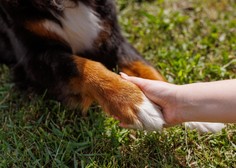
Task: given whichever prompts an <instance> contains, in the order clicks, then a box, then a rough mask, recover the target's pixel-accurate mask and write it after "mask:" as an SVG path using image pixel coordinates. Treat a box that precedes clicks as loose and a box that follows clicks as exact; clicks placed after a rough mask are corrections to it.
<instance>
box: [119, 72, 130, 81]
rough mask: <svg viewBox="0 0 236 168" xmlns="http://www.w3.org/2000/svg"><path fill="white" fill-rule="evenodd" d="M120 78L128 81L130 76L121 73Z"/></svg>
mask: <svg viewBox="0 0 236 168" xmlns="http://www.w3.org/2000/svg"><path fill="white" fill-rule="evenodd" d="M120 76H121V77H122V78H123V79H128V77H129V76H128V75H127V74H125V73H124V72H120Z"/></svg>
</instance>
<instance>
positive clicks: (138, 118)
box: [67, 56, 164, 130]
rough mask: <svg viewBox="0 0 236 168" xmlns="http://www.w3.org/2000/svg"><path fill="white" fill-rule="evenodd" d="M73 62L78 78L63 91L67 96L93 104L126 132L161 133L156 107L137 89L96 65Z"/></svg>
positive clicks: (80, 61)
mask: <svg viewBox="0 0 236 168" xmlns="http://www.w3.org/2000/svg"><path fill="white" fill-rule="evenodd" d="M73 61H74V63H75V64H76V66H77V70H78V72H79V73H78V74H79V75H78V76H76V77H73V78H71V79H70V82H69V84H68V87H67V89H68V90H69V92H70V93H73V95H80V96H82V97H83V96H86V97H88V98H89V99H90V100H95V101H97V102H98V103H99V104H100V105H101V106H102V108H103V109H104V110H105V112H107V113H108V114H110V115H111V116H115V117H116V118H119V119H120V120H121V121H122V122H124V123H125V124H126V125H127V126H128V127H130V128H136V129H145V130H161V129H162V127H163V124H164V120H163V117H162V114H161V112H160V109H159V107H157V106H156V105H155V104H154V103H152V102H151V101H149V100H148V99H147V98H146V97H145V96H144V94H143V93H142V92H141V91H140V89H139V88H138V87H137V86H135V85H134V84H132V83H130V82H127V81H125V80H123V79H121V77H120V76H119V75H117V74H115V73H113V72H111V71H109V70H108V69H106V68H105V67H104V66H103V65H102V64H100V63H98V62H95V61H91V60H88V59H85V58H80V57H77V56H74V57H73ZM67 92H68V91H67ZM70 95H71V94H70Z"/></svg>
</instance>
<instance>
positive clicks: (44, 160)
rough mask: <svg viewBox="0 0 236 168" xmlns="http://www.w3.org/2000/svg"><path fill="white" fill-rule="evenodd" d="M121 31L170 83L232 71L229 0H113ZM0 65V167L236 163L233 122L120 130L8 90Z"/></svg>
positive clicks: (235, 44)
mask: <svg viewBox="0 0 236 168" xmlns="http://www.w3.org/2000/svg"><path fill="white" fill-rule="evenodd" d="M117 4H118V9H119V20H120V23H121V26H122V28H123V30H124V35H125V36H126V37H127V38H128V39H129V41H130V42H131V43H132V44H134V46H135V47H136V48H137V49H138V50H139V51H140V52H141V53H142V54H143V55H144V57H145V58H146V59H148V60H149V61H150V62H152V64H153V65H154V66H155V67H156V68H158V69H160V70H161V72H162V73H163V74H164V75H165V76H166V77H167V79H168V80H169V81H170V82H172V83H176V84H184V83H192V82H198V81H214V80H221V79H231V78H235V77H236V20H235V18H236V3H235V1H234V0H220V1H215V0H186V1H180V0H165V1H164V0H156V1H151V0H149V1H144V0H143V1H142V0H139V1H138V0H130V1H125V0H118V1H117ZM9 73H10V72H9V70H8V69H7V68H6V67H5V66H1V67H0V116H1V117H0V167H13V168H14V167H88V168H89V167H93V168H94V167H95V168H96V167H99V168H100V167H104V168H105V167H106V168H107V167H108V168H109V167H111V168H113V167H130V168H131V167H150V168H151V167H236V159H235V158H236V126H235V125H228V126H227V128H226V129H225V130H223V131H222V132H220V133H217V134H203V135H200V134H198V133H197V132H195V131H189V130H186V129H185V128H183V127H180V126H178V127H174V128H169V129H166V130H165V131H164V132H163V133H161V134H159V133H146V132H141V131H133V130H126V129H121V128H119V127H118V126H117V122H116V121H114V120H113V119H111V118H107V117H106V116H104V114H103V113H101V109H100V108H99V107H96V106H94V107H91V108H90V110H89V115H88V117H86V118H83V117H81V116H80V114H79V111H78V110H69V109H67V108H66V107H64V106H62V105H61V104H60V103H58V102H55V101H52V100H44V98H43V96H36V95H33V94H26V93H22V92H18V91H16V90H15V89H14V87H13V86H14V85H13V84H12V83H11V80H10V78H9Z"/></svg>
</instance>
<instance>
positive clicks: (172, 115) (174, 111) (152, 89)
mask: <svg viewBox="0 0 236 168" xmlns="http://www.w3.org/2000/svg"><path fill="white" fill-rule="evenodd" d="M120 75H121V77H122V78H123V79H125V80H127V81H130V82H132V83H134V84H136V85H137V86H138V87H139V88H140V89H141V90H142V91H143V92H144V94H145V95H146V96H147V97H148V98H149V99H150V100H151V101H152V102H154V103H155V104H157V105H159V106H160V107H161V110H162V112H163V116H164V119H165V121H166V123H167V125H176V124H179V123H182V119H181V114H180V112H179V111H178V102H177V101H179V100H178V99H177V98H176V96H177V90H178V87H179V86H178V85H174V84H169V83H166V82H162V81H154V80H148V79H143V78H138V77H131V76H128V75H126V74H124V73H120Z"/></svg>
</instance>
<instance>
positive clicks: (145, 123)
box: [133, 95, 165, 131]
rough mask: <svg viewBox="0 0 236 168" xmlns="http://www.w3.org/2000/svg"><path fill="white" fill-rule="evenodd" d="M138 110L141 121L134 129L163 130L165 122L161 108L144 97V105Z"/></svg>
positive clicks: (137, 122)
mask: <svg viewBox="0 0 236 168" xmlns="http://www.w3.org/2000/svg"><path fill="white" fill-rule="evenodd" d="M137 108H138V110H139V112H138V114H137V116H138V120H139V121H136V123H135V125H134V126H133V128H136V129H141V130H148V131H161V130H162V128H163V125H164V124H165V121H164V119H163V115H162V113H161V110H160V107H159V106H157V105H155V104H154V103H152V102H151V101H150V100H148V99H147V98H146V96H144V95H143V103H142V104H141V105H140V106H138V107H137Z"/></svg>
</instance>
